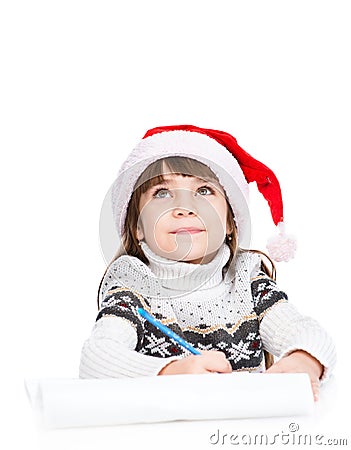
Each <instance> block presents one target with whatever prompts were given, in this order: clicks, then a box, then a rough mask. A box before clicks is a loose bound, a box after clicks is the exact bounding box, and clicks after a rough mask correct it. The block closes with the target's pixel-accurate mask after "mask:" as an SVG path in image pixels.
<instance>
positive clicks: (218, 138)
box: [80, 125, 336, 399]
mask: <svg viewBox="0 0 351 450" xmlns="http://www.w3.org/2000/svg"><path fill="white" fill-rule="evenodd" d="M251 181H256V182H257V186H258V189H259V191H260V192H261V193H262V194H263V195H264V197H265V198H266V199H267V201H268V203H269V206H270V209H271V213H272V218H273V221H274V223H275V224H276V225H278V226H279V228H280V235H279V239H278V240H275V241H271V243H270V251H271V256H272V257H274V258H275V259H276V260H278V261H279V260H287V259H288V258H289V257H291V256H292V250H294V243H293V242H292V241H291V240H289V238H288V237H287V236H285V235H284V233H283V207H282V198H281V192H280V187H279V182H278V180H277V178H276V177H275V175H274V173H273V172H272V171H271V170H270V169H269V168H268V167H266V166H265V165H263V164H262V163H260V162H259V161H257V160H255V159H254V158H252V157H251V156H250V155H249V154H248V153H246V152H245V151H244V150H243V149H242V148H241V147H239V145H238V144H237V142H236V140H235V138H234V137H232V136H231V135H229V134H228V133H224V132H220V131H216V130H209V129H203V128H198V127H194V126H190V125H182V126H170V127H161V128H154V129H152V130H149V131H148V132H147V133H146V135H145V136H144V139H143V140H142V141H141V142H140V143H139V144H138V145H137V147H136V148H135V149H134V150H133V152H132V153H131V154H130V155H129V157H128V158H127V160H126V161H125V163H124V164H123V166H122V168H121V170H120V172H119V174H118V177H117V179H116V181H115V183H114V185H113V188H112V206H113V212H114V220H115V223H116V225H117V228H118V230H119V235H120V237H121V242H122V245H121V248H120V249H119V251H118V252H117V255H116V256H115V257H114V259H113V261H112V262H111V263H110V264H109V266H108V268H107V270H106V272H105V274H104V277H103V279H102V281H101V284H100V287H99V293H98V306H99V313H98V316H97V319H96V323H95V325H94V327H93V330H92V333H91V336H90V337H89V338H88V339H87V340H86V342H85V343H84V346H83V349H82V354H81V363H80V377H81V378H105V377H136V376H147V375H167V374H180V373H210V372H222V373H226V372H231V371H243V370H246V371H250V372H262V371H264V370H266V371H267V372H307V373H308V374H309V376H310V379H311V383H312V389H313V392H314V395H315V399H317V398H318V389H319V384H320V381H321V380H324V381H325V380H326V379H327V378H328V376H329V374H330V373H331V371H332V369H333V367H334V365H335V359H336V357H335V348H334V344H333V342H332V340H331V338H330V337H329V335H328V334H327V333H326V331H325V330H324V329H323V328H321V326H320V325H319V324H318V323H317V322H316V321H315V320H313V319H312V318H310V317H306V316H303V315H301V314H300V313H299V312H298V311H297V310H296V308H295V307H294V306H292V305H291V304H290V303H289V302H288V298H287V296H286V294H285V293H284V292H282V291H281V290H279V289H278V287H277V285H276V283H275V268H274V264H273V262H272V260H271V258H269V257H268V256H266V255H265V254H264V253H262V252H259V251H254V250H245V248H248V247H249V238H250V220H249V212H248V207H247V195H248V183H249V182H251ZM138 307H142V308H144V309H145V310H147V311H148V312H149V313H151V314H152V315H153V316H154V317H155V318H156V319H158V320H159V321H161V322H162V323H164V324H165V325H167V326H168V327H169V328H171V329H172V330H173V331H174V332H176V333H177V334H179V335H180V336H181V337H183V338H184V339H185V340H187V341H188V342H190V343H191V344H192V345H193V346H194V347H197V349H199V350H200V351H201V355H190V354H189V353H188V351H187V350H185V349H183V348H181V347H179V346H178V345H177V344H176V343H175V342H173V341H172V340H171V339H170V338H168V337H167V336H165V335H164V334H162V333H161V332H160V331H159V330H158V329H156V328H155V327H154V326H153V325H151V324H150V323H149V322H147V321H145V320H144V319H143V318H142V317H141V316H140V315H139V314H138V312H137V309H138ZM272 355H275V356H277V357H278V358H279V360H278V361H277V362H276V363H274V358H273V357H272Z"/></svg>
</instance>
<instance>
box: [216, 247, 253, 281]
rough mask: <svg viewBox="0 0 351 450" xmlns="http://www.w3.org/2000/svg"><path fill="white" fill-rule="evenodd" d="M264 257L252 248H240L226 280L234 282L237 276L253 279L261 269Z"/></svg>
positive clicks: (229, 268)
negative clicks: (251, 249)
mask: <svg viewBox="0 0 351 450" xmlns="http://www.w3.org/2000/svg"><path fill="white" fill-rule="evenodd" d="M261 263H262V258H261V255H260V254H259V253H256V252H254V251H250V250H239V251H238V252H237V254H236V256H235V258H234V259H233V260H232V262H231V264H230V266H229V267H228V270H227V273H226V276H225V281H226V282H232V280H234V279H235V278H238V277H239V278H243V277H244V278H246V279H252V278H254V277H255V276H257V274H258V273H259V272H260V270H261Z"/></svg>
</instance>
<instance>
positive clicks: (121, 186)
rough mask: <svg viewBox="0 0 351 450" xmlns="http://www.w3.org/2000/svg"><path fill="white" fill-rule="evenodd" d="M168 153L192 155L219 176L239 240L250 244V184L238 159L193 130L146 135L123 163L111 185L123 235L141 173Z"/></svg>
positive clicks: (115, 210)
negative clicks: (128, 210)
mask: <svg viewBox="0 0 351 450" xmlns="http://www.w3.org/2000/svg"><path fill="white" fill-rule="evenodd" d="M169 156H183V157H189V158H193V159H195V160H197V161H200V162H202V163H203V164H206V165H207V166H208V167H210V169H211V170H212V171H213V172H214V174H215V175H216V176H217V178H218V180H219V182H220V184H221V185H222V187H223V189H224V190H225V193H226V194H227V197H228V200H229V203H230V205H231V207H232V209H233V212H234V216H235V221H236V224H237V227H238V236H239V244H240V245H241V246H246V247H248V246H249V241H250V235H251V222H250V216H249V209H248V197H249V186H248V183H247V181H246V179H245V176H244V174H243V172H242V170H241V168H240V165H239V164H238V162H237V160H236V159H235V158H234V157H233V156H232V155H231V154H230V153H229V151H228V150H227V149H226V148H225V147H223V146H222V145H221V144H219V143H218V142H217V141H216V140H215V139H213V138H211V137H209V136H207V135H205V134H202V133H197V132H193V131H185V130H173V131H167V132H162V133H157V134H154V135H152V136H149V137H147V138H145V139H143V140H142V141H141V142H140V143H139V144H138V145H137V146H136V147H135V148H134V150H133V151H132V152H131V153H130V154H129V156H128V157H127V159H126V160H125V162H124V163H123V165H122V167H121V169H120V171H119V173H118V175H117V178H116V180H115V182H114V184H113V186H112V194H111V196H112V209H113V215H114V220H115V224H116V227H117V230H118V232H119V234H120V236H121V235H122V234H123V229H124V222H125V218H126V212H127V207H128V204H129V201H130V198H131V195H132V193H133V189H134V187H135V184H136V182H137V180H138V178H139V176H140V175H141V174H142V173H143V172H144V170H145V169H146V168H147V167H148V166H149V165H150V164H151V163H153V162H155V161H157V160H159V159H162V158H166V157H169Z"/></svg>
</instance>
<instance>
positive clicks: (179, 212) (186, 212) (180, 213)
mask: <svg viewBox="0 0 351 450" xmlns="http://www.w3.org/2000/svg"><path fill="white" fill-rule="evenodd" d="M173 215H174V216H176V217H188V216H196V213H195V212H194V211H192V210H190V209H186V208H180V207H178V208H174V209H173Z"/></svg>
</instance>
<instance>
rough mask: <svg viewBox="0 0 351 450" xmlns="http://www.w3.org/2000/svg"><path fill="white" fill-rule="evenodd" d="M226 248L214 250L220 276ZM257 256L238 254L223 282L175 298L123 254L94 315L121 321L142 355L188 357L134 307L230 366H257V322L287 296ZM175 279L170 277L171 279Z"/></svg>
mask: <svg viewBox="0 0 351 450" xmlns="http://www.w3.org/2000/svg"><path fill="white" fill-rule="evenodd" d="M227 252H228V249H224V250H223V254H221V255H218V258H219V259H220V260H221V261H220V264H219V266H218V264H217V268H216V269H215V270H217V271H218V272H221V278H222V266H223V265H224V263H225V262H226V261H227V259H228V253H227ZM148 257H149V258H150V253H149V254H148ZM221 258H222V259H221ZM260 261H261V260H260V257H259V256H258V255H257V254H253V253H250V252H245V253H242V254H241V255H239V256H238V258H237V261H236V265H235V267H234V269H233V272H232V274H230V273H229V271H228V273H227V276H226V281H225V282H223V279H222V282H221V283H219V284H218V285H211V286H208V281H206V283H207V284H206V283H205V285H204V286H199V289H194V291H193V292H190V293H189V294H187V295H185V296H183V297H181V298H180V299H179V298H178V299H177V298H176V297H175V298H173V297H172V296H171V295H163V294H164V291H163V290H162V289H163V287H164V286H162V283H161V285H160V284H159V283H158V281H159V280H158V279H157V277H155V274H154V273H152V272H151V270H150V268H149V267H147V266H146V265H145V264H143V263H141V262H140V261H139V260H137V259H136V258H133V257H130V256H123V257H121V258H119V260H117V261H116V262H115V263H114V264H112V265H111V267H110V269H109V271H108V272H107V273H106V275H105V279H104V280H103V284H102V290H101V297H100V299H101V309H100V311H99V314H98V316H97V319H96V320H97V321H98V320H100V319H101V318H103V317H105V316H117V317H121V318H123V319H124V320H126V321H127V322H128V323H129V324H130V325H131V326H132V327H133V328H134V330H135V331H136V333H137V344H136V347H135V350H136V351H137V352H139V353H141V354H144V355H148V356H153V357H157V358H168V357H171V356H187V355H188V354H189V353H188V351H187V350H185V349H183V348H182V347H180V346H179V345H178V344H177V343H176V342H174V341H173V340H172V339H171V338H169V337H168V336H165V335H164V334H163V333H162V332H161V331H159V330H158V329H156V328H155V327H154V326H153V325H152V324H150V323H149V322H147V321H146V320H145V319H144V318H142V317H140V316H139V314H138V313H137V308H138V307H142V308H144V309H145V310H146V311H148V312H149V313H151V314H152V315H153V316H154V317H155V318H156V319H157V320H159V321H160V322H162V323H163V324H165V325H166V326H168V327H169V328H171V329H172V330H173V331H174V332H175V333H177V334H178V335H180V336H181V337H182V338H183V339H185V340H186V341H188V342H189V343H190V344H192V345H193V346H194V347H196V348H198V349H199V350H220V351H222V352H224V353H225V355H226V357H227V359H228V360H229V361H230V363H231V366H232V369H233V370H235V371H240V370H249V371H257V370H259V369H260V368H261V369H262V368H263V364H264V354H263V344H262V340H261V337H260V322H261V320H262V318H263V317H264V315H265V314H266V312H267V311H268V310H269V309H270V308H272V307H274V305H275V304H277V303H281V302H286V301H287V296H286V294H285V293H284V292H282V291H280V290H279V289H278V288H277V286H276V283H275V282H274V281H273V280H272V279H270V278H269V277H268V276H267V275H266V274H265V273H264V272H262V271H261V270H260V265H261V264H260ZM217 263H218V261H217ZM183 264H184V263H183ZM151 267H152V266H151ZM177 275H178V274H177ZM178 280H179V278H178V277H175V282H177V281H178ZM166 281H168V280H166ZM186 282H187V281H186V280H185V281H184V283H186ZM179 283H180V281H179ZM173 284H174V285H176V283H173ZM172 287H174V286H173V285H172ZM168 288H169V286H168ZM166 292H169V291H167V290H166ZM172 292H173V293H174V291H172Z"/></svg>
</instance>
